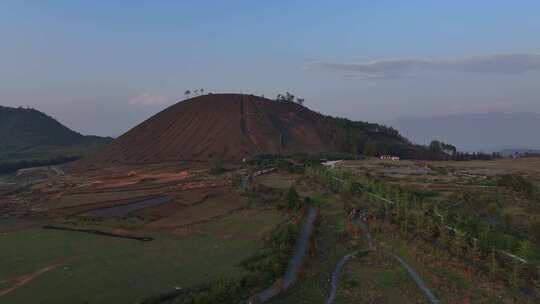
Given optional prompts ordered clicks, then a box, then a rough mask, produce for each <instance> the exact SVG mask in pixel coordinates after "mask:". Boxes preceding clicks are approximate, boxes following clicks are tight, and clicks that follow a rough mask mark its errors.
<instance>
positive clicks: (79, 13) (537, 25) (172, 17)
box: [0, 0, 540, 136]
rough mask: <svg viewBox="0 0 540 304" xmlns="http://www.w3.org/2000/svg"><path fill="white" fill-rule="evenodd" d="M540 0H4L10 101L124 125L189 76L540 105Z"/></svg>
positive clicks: (402, 103) (341, 103) (185, 85)
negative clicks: (539, 13) (539, 15)
mask: <svg viewBox="0 0 540 304" xmlns="http://www.w3.org/2000/svg"><path fill="white" fill-rule="evenodd" d="M538 12H540V1H537V0H531V1H520V0H515V1H497V0H489V1H488V0H476V1H470V0H467V1H465V0H453V1H415V0H409V1H397V0H396V1H386V0H380V1H361V0H356V1H318V0H306V1H300V0H288V1H253V0H251V1H235V0H228V1H218V0H215V1H204V0H198V1H190V0H184V1H135V0H130V1H127V0H126V1H119V0H117V1H113V0H108V1H73V0H69V1H63V0H55V1H47V0H35V1H25V0H2V1H0V104H1V105H5V106H23V107H34V108H37V109H39V110H41V111H44V112H46V113H48V114H50V115H51V116H53V117H55V118H57V119H58V120H60V121H61V122H62V123H64V124H66V125H67V126H69V127H71V128H73V129H75V130H77V131H79V132H82V133H84V134H96V135H110V136H118V135H120V134H122V133H123V132H125V131H127V130H129V129H130V128H132V127H133V126H135V125H137V124H138V123H140V122H142V121H144V120H145V119H147V118H148V117H149V116H151V115H153V114H155V113H157V112H158V111H160V110H162V109H164V108H166V107H167V106H169V105H172V104H174V103H175V102H178V101H180V100H182V99H183V98H184V94H183V92H184V91H185V90H187V89H191V90H193V89H196V88H204V89H205V91H206V92H216V93H217V92H243V93H253V94H257V95H265V96H266V97H275V96H276V95H277V94H279V93H284V92H285V91H289V92H292V93H293V94H295V95H297V96H301V97H304V98H305V99H306V105H307V106H308V107H310V108H312V109H314V110H316V111H319V112H322V113H325V114H330V115H336V116H343V117H347V118H350V119H355V120H364V121H370V122H386V121H391V120H393V119H396V118H398V117H404V116H434V115H435V116H436V115H447V114H455V113H484V112H505V113H506V112H528V113H540V85H539V84H540V38H539V37H540V35H539V33H540V18H539V17H538Z"/></svg>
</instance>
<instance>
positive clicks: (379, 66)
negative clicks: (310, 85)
mask: <svg viewBox="0 0 540 304" xmlns="http://www.w3.org/2000/svg"><path fill="white" fill-rule="evenodd" d="M307 69H322V70H328V71H337V72H347V73H349V74H350V73H355V74H357V75H359V76H360V78H361V79H373V78H375V79H381V78H395V77H398V76H402V75H405V74H410V73H412V72H414V71H454V72H466V73H484V74H520V73H524V72H528V71H540V54H536V53H530V54H490V55H479V56H472V57H465V58H458V59H382V60H374V61H369V62H367V63H330V62H317V63H313V64H311V65H310V66H308V67H307Z"/></svg>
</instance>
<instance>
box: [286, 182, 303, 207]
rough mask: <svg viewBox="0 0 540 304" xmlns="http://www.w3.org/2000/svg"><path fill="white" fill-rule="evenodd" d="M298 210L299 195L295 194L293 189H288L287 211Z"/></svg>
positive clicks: (300, 202)
mask: <svg viewBox="0 0 540 304" xmlns="http://www.w3.org/2000/svg"><path fill="white" fill-rule="evenodd" d="M300 208H302V200H301V199H300V195H298V192H296V189H295V188H294V187H290V188H289V192H288V193H287V209H289V210H298V209H300Z"/></svg>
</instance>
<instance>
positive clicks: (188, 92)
mask: <svg viewBox="0 0 540 304" xmlns="http://www.w3.org/2000/svg"><path fill="white" fill-rule="evenodd" d="M184 95H186V98H189V95H191V91H190V90H186V91H185V92H184Z"/></svg>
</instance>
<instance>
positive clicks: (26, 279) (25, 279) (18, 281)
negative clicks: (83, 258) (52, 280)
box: [0, 262, 64, 297]
mask: <svg viewBox="0 0 540 304" xmlns="http://www.w3.org/2000/svg"><path fill="white" fill-rule="evenodd" d="M63 264H64V262H56V263H53V264H50V265H47V266H45V267H43V268H41V269H39V270H37V271H35V272H32V273H28V274H25V275H22V276H19V277H17V278H15V279H13V280H12V281H14V282H15V284H14V285H13V286H12V287H10V288H8V289H5V290H0V297H2V296H4V295H7V294H8V293H10V292H12V291H14V290H16V289H18V288H20V287H22V286H24V285H26V284H28V283H30V282H31V281H33V280H35V279H37V278H38V277H40V276H41V275H43V274H45V273H47V272H49V271H51V270H53V269H55V268H57V267H59V266H61V265H63Z"/></svg>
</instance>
